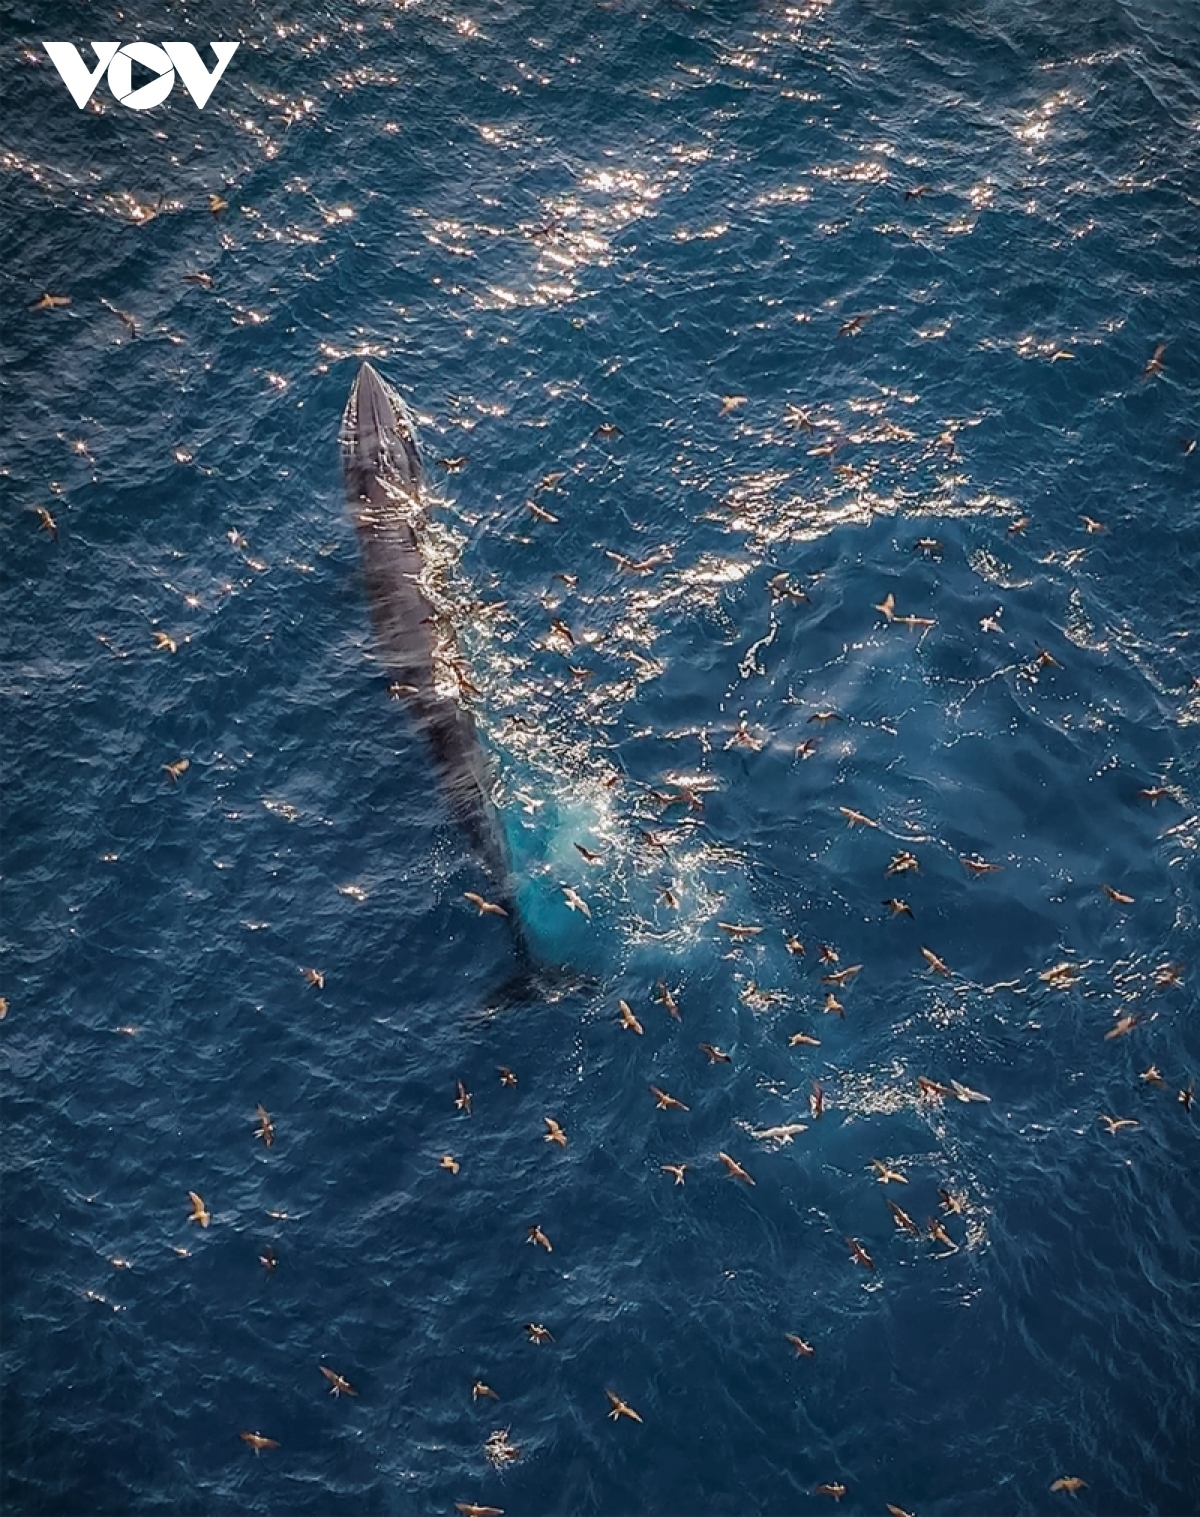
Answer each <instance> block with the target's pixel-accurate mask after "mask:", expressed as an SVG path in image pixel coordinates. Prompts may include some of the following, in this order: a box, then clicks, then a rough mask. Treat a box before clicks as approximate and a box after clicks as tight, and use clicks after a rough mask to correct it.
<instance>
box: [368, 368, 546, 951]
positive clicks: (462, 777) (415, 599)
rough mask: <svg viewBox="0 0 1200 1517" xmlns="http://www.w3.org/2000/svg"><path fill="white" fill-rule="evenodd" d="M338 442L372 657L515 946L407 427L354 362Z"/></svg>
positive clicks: (494, 819) (484, 775) (399, 407)
mask: <svg viewBox="0 0 1200 1517" xmlns="http://www.w3.org/2000/svg"><path fill="white" fill-rule="evenodd" d="M341 449H342V472H343V476H344V479H345V485H346V500H347V504H348V507H349V510H350V513H351V515H352V516H353V518H354V524H355V527H356V529H357V534H358V545H359V552H360V555H361V559H362V570H363V578H364V580H365V582H366V591H367V603H368V605H369V607H370V613H371V621H372V624H373V626H374V630H375V639H376V642H377V644H378V647H379V657H380V661H381V662H382V664H383V666H384V668H385V669H386V670H387V673H388V675H389V677H390V680H391V682H392V683H391V688H392V691H393V692H394V693H395V694H396V695H398V696H399V697H400V698H401V699H403V700H404V702H405V704H406V705H407V707H408V709H409V711H410V712H411V714H412V717H413V721H414V723H415V725H416V727H417V729H418V731H419V732H420V733H421V735H422V737H423V738H424V740H425V743H426V745H427V747H428V749H429V753H430V756H431V758H432V760H433V765H434V768H435V769H436V771H437V774H438V778H439V780H440V782H441V787H442V790H443V791H444V793H445V796H446V799H447V801H448V803H449V808H450V812H451V814H452V816H453V817H454V819H455V821H456V822H457V823H458V824H459V826H460V827H461V828H462V830H463V831H464V832H465V833H466V835H467V837H468V838H469V840H470V842H471V846H472V848H473V849H474V851H475V854H476V855H477V857H478V858H479V860H480V861H481V863H482V864H483V866H484V868H485V869H486V871H487V873H488V875H489V877H490V880H491V883H492V886H493V889H494V892H495V898H496V899H497V901H498V903H499V904H501V905H503V907H504V909H505V911H507V912H508V914H509V917H510V920H511V925H512V928H513V931H514V935H515V937H516V940H517V945H518V947H519V948H520V949H522V951H523V950H524V943H523V939H522V934H521V930H520V924H519V922H518V920H517V912H516V905H515V901H514V895H513V886H512V871H511V866H510V863H509V856H508V848H507V845H506V843H505V839H504V833H503V831H502V829H501V826H500V820H499V817H498V816H497V814H496V809H495V807H494V805H493V803H492V789H493V785H494V782H495V780H494V775H493V772H492V766H491V764H490V762H489V759H488V755H487V753H486V752H485V750H484V748H483V746H482V744H481V742H480V740H479V734H478V731H477V730H476V726H475V719H474V717H473V716H472V714H471V712H470V710H469V709H468V707H467V706H466V705H465V703H464V700H463V690H462V686H463V680H464V676H463V674H462V667H461V661H460V659H459V655H458V649H457V647H456V646H455V643H454V637H453V629H452V626H451V624H450V621H449V618H448V617H447V616H446V615H445V613H444V612H443V611H440V610H439V609H438V606H437V605H436V603H435V597H433V595H432V592H431V588H430V583H429V573H428V570H429V565H428V563H427V560H426V554H425V551H424V548H423V537H424V535H425V527H426V522H427V518H428V501H427V496H426V491H425V477H424V470H423V468H422V465H421V455H420V452H419V450H418V448H417V436H416V425H415V422H414V420H413V416H412V413H411V412H410V411H409V409H408V407H407V406H406V405H405V403H404V401H403V400H402V399H401V397H400V395H399V394H398V393H397V392H396V390H394V389H393V388H392V386H391V385H390V384H388V383H387V381H386V380H385V379H383V378H382V376H381V375H380V374H378V373H377V372H376V370H375V369H373V368H372V367H371V365H370V364H369V363H364V364H363V365H362V367H361V368H360V369H359V371H358V375H357V377H356V378H355V381H354V384H353V386H352V388H351V390H350V398H349V400H348V401H347V402H346V409H345V412H344V414H343V416H342V429H341Z"/></svg>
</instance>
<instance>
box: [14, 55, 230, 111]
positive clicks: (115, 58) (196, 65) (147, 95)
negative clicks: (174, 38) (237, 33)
mask: <svg viewBox="0 0 1200 1517" xmlns="http://www.w3.org/2000/svg"><path fill="white" fill-rule="evenodd" d="M42 46H43V47H44V48H45V49H46V51H47V53H49V55H50V62H51V63H53V65H54V67H55V68H56V69H57V70H58V72H59V74H60V75H61V77H62V82H63V83H64V84H65V85H66V87H67V88H68V89H69V90H70V92H71V99H72V100H74V102H75V104H76V105H77V106H78V107H79V109H80V110H82V109H83V108H84V106H85V105H86V104H87V103H88V101H89V100H90V99H91V98H92V95H93V94H94V93H95V90H96V86H97V85H98V84H99V83H100V75H101V74H103V73H104V72H105V71H106V70H107V72H108V87H109V89H110V90H111V91H112V93H113V97H114V98H115V99H116V100H117V101H118V102H119V103H120V104H121V105H127V106H128V107H129V109H130V110H131V111H149V110H153V108H154V107H155V106H156V105H161V104H162V103H163V101H164V100H165V99H166V98H167V96H168V95H169V94H170V93H171V91H172V89H173V88H174V86H175V75H176V74H178V75H179V77H180V78H181V79H182V80H183V83H184V86H185V88H186V89H187V92H188V94H189V95H190V96H191V97H192V99H193V100H194V101H195V102H196V104H197V105H198V106H199V108H200V109H201V110H203V109H204V107H205V106H206V105H207V104H208V97H209V96H210V95H211V94H212V92H213V90H214V89H215V88H216V87H217V82H218V80H219V79H220V77H221V75H222V74H223V73H224V72H225V69H226V67H227V66H228V64H229V60H230V59H231V58H232V57H233V55H234V53H236V52H237V50H238V44H237V43H236V42H214V43H212V44H211V46H212V50H213V52H214V53H216V55H217V62H216V67H215V68H213V69H212V70H211V72H210V71H209V69H208V68H207V67H206V66H205V63H204V60H203V59H202V58H201V56H200V54H199V53H198V52H197V51H196V49H195V48H194V47H193V45H192V44H191V43H190V42H164V43H162V45H161V46H160V45H159V44H158V43H156V42H127V43H125V45H124V47H122V46H121V44H120V43H119V42H93V43H92V49H93V51H94V52H95V54H96V67H95V68H94V69H92V70H91V71H89V70H88V66H87V64H86V63H84V61H83V59H82V58H81V57H80V56H79V49H78V48H77V47H76V46H75V44H74V43H73V42H43V43H42ZM135 63H140V64H141V65H142V67H143V68H148V69H149V70H150V71H151V73H153V74H154V75H155V77H154V78H153V79H151V80H150V82H149V83H148V84H141V85H139V86H138V87H137V89H134V87H133V65H134V64H135Z"/></svg>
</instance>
